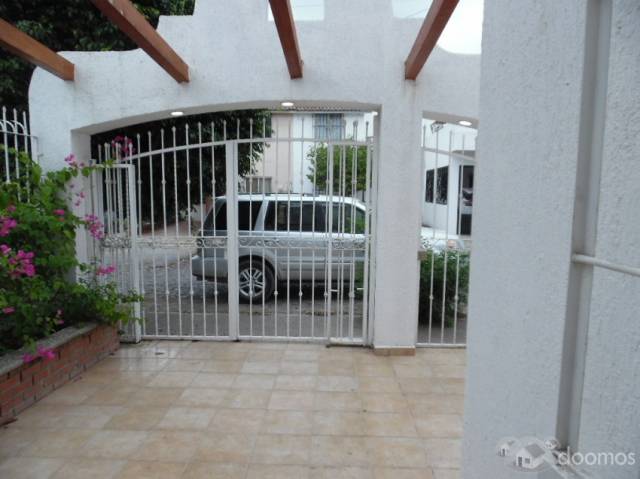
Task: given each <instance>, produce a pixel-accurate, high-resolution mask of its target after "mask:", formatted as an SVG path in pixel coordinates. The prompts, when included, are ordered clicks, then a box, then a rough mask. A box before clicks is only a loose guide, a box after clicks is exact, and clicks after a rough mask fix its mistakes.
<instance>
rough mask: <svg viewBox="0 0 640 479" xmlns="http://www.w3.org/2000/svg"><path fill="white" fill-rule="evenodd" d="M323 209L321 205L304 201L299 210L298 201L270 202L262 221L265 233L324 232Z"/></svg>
mask: <svg viewBox="0 0 640 479" xmlns="http://www.w3.org/2000/svg"><path fill="white" fill-rule="evenodd" d="M324 217H325V207H324V204H323V203H320V202H317V201H315V202H313V201H305V202H303V203H302V210H301V209H300V202H299V201H291V202H288V201H278V202H277V204H276V202H275V201H270V202H269V206H268V207H267V214H266V216H265V219H264V229H265V231H275V230H276V226H277V231H298V232H300V231H302V232H312V231H315V232H316V233H319V232H322V231H325V218H324Z"/></svg>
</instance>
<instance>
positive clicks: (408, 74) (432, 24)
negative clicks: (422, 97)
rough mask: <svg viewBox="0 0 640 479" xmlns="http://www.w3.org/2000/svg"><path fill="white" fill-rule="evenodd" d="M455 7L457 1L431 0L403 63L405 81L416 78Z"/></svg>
mask: <svg viewBox="0 0 640 479" xmlns="http://www.w3.org/2000/svg"><path fill="white" fill-rule="evenodd" d="M457 5H458V0H433V3H432V4H431V7H430V8H429V12H427V16H426V17H425V19H424V22H423V23H422V26H421V27H420V31H419V32H418V37H417V38H416V41H415V43H414V44H413V47H412V48H411V52H409V56H408V57H407V60H406V61H405V62H404V77H405V78H406V79H407V80H415V79H416V78H417V76H418V73H420V70H422V67H423V66H424V64H425V62H426V61H427V58H428V57H429V55H430V54H431V51H432V50H433V48H434V47H435V46H436V43H437V42H438V38H440V35H441V34H442V31H443V30H444V27H446V26H447V23H448V22H449V18H451V14H452V13H453V11H454V10H455V8H456V6H457Z"/></svg>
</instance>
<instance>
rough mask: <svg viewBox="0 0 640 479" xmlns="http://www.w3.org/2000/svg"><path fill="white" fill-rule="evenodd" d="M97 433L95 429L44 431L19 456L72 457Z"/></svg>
mask: <svg viewBox="0 0 640 479" xmlns="http://www.w3.org/2000/svg"><path fill="white" fill-rule="evenodd" d="M97 432H98V431H96V430H95V429H93V430H92V429H44V430H41V431H39V433H38V438H37V439H36V440H35V441H33V442H32V443H31V444H30V445H29V446H27V447H25V448H24V449H22V450H21V451H20V455H21V456H32V457H73V456H75V455H76V454H77V453H78V451H79V450H80V449H81V448H82V447H83V446H84V445H85V444H86V443H87V442H88V441H89V440H90V439H91V437H92V436H93V435H94V434H96V433H97Z"/></svg>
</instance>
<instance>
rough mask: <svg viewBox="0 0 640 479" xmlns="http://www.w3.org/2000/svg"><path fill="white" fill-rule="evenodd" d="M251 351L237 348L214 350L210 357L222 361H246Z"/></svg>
mask: <svg viewBox="0 0 640 479" xmlns="http://www.w3.org/2000/svg"><path fill="white" fill-rule="evenodd" d="M248 354H249V352H248V351H242V350H235V349H227V350H217V351H216V350H214V351H213V352H211V353H210V356H209V357H210V358H211V359H215V360H221V361H245V360H246V359H247V356H248Z"/></svg>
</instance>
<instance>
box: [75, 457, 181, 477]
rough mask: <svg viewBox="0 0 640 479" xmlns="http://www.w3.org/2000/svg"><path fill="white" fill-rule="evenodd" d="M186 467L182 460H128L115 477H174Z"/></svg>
mask: <svg viewBox="0 0 640 479" xmlns="http://www.w3.org/2000/svg"><path fill="white" fill-rule="evenodd" d="M186 467H187V465H186V463H184V462H155V461H128V462H127V463H126V464H125V465H124V467H123V468H122V470H121V471H120V474H118V475H117V476H116V477H117V478H118V479H176V478H178V477H182V473H183V471H184V470H185V468H186ZM87 479H90V478H87Z"/></svg>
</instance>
